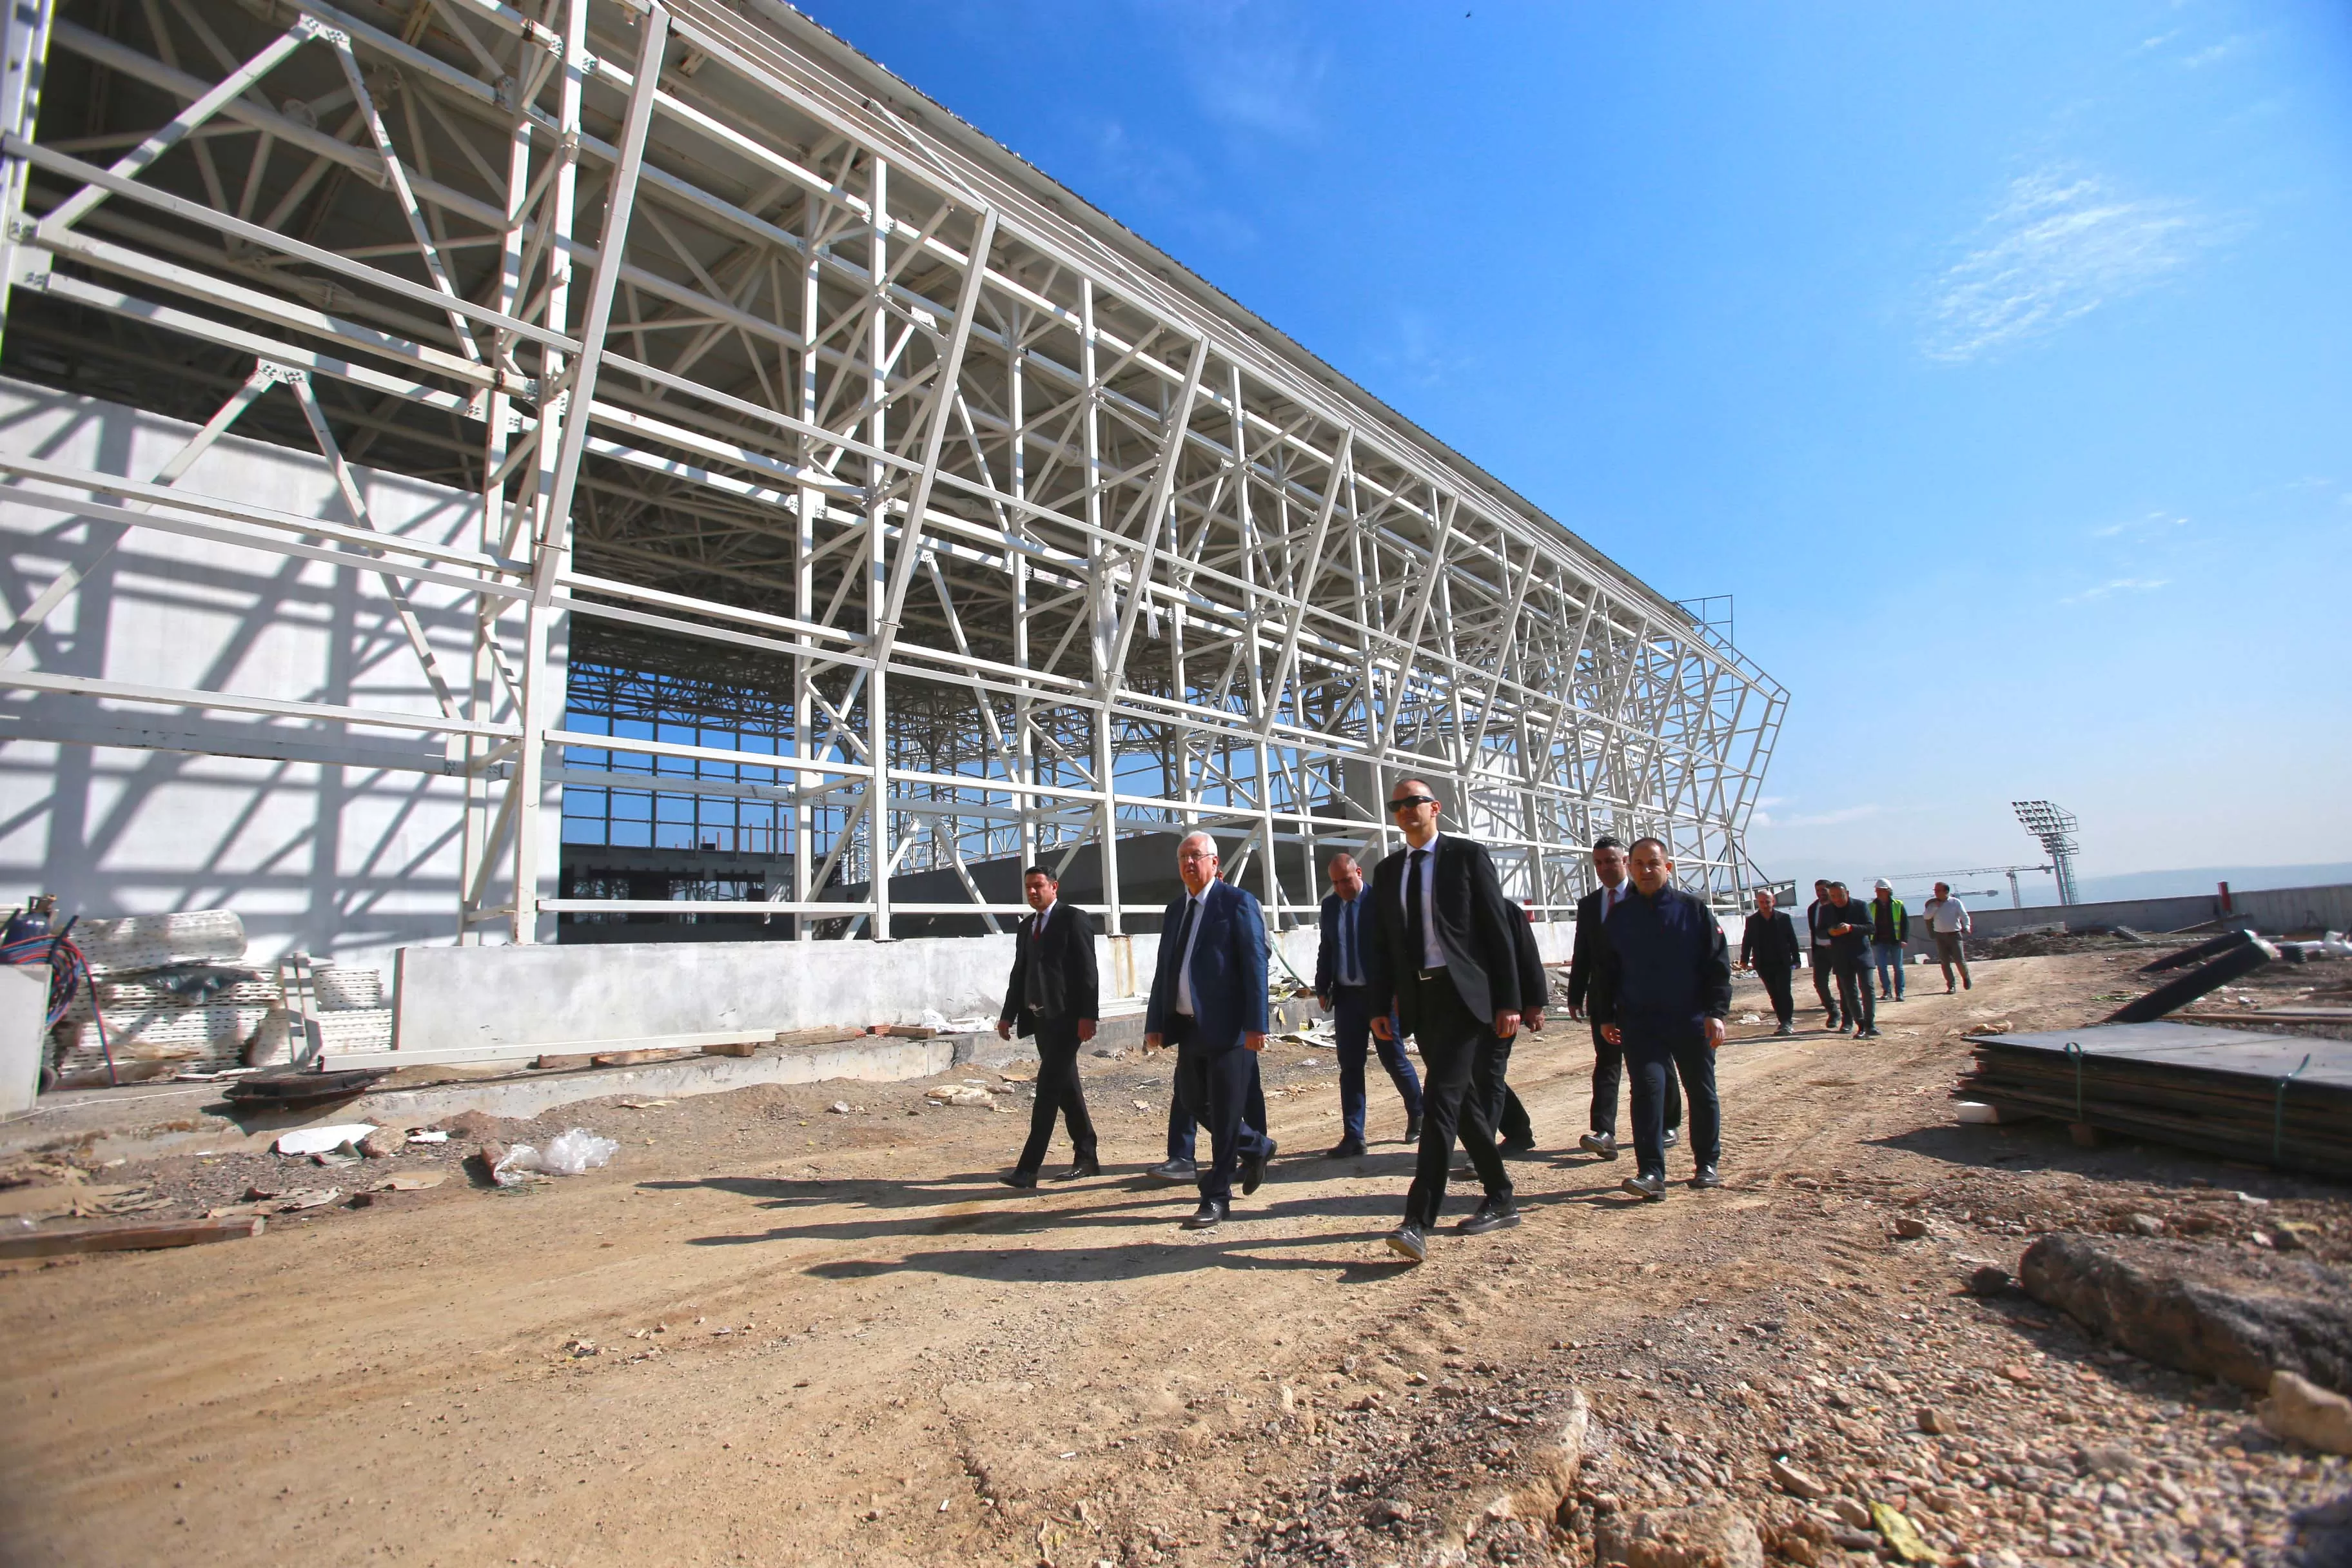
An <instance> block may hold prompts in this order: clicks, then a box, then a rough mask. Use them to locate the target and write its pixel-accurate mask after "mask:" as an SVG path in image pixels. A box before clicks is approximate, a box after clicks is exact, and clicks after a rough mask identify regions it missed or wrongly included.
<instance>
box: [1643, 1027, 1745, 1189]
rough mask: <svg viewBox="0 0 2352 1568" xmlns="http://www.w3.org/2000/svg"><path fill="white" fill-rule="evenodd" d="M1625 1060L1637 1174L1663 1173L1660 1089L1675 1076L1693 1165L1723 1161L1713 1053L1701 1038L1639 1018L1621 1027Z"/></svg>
mask: <svg viewBox="0 0 2352 1568" xmlns="http://www.w3.org/2000/svg"><path fill="white" fill-rule="evenodd" d="M1622 1032H1623V1034H1624V1037H1625V1061H1626V1064H1627V1065H1628V1066H1629V1067H1631V1068H1633V1163H1634V1166H1635V1168H1636V1169H1637V1170H1638V1171H1639V1172H1640V1173H1641V1174H1643V1175H1645V1176H1663V1175H1664V1174H1665V1173H1666V1137H1665V1122H1664V1116H1663V1115H1662V1114H1661V1107H1662V1103H1663V1101H1664V1099H1665V1090H1666V1087H1667V1086H1668V1085H1670V1084H1672V1083H1673V1082H1674V1081H1675V1079H1676V1078H1680V1079H1682V1082H1683V1092H1684V1093H1685V1095H1687V1096H1688V1097H1689V1100H1690V1152H1691V1160H1692V1161H1693V1163H1696V1164H1700V1165H1715V1164H1720V1163H1722V1161H1723V1103H1722V1101H1721V1100H1718V1099H1717V1097H1716V1092H1715V1053H1714V1052H1713V1051H1711V1050H1708V1049H1707V1048H1706V1036H1705V1035H1702V1034H1700V1033H1699V1032H1698V1031H1697V1030H1696V1028H1694V1027H1692V1026H1690V1025H1689V1024H1687V1023H1682V1024H1670V1025H1664V1026H1661V1025H1657V1024H1645V1023H1643V1022H1641V1021H1639V1020H1635V1021H1630V1022H1627V1023H1625V1024H1624V1025H1622Z"/></svg>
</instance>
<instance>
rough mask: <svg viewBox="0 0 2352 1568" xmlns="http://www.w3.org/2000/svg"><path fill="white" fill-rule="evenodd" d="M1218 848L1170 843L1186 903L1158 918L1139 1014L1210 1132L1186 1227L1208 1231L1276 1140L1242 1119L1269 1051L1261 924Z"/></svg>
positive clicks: (1259, 1174)
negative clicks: (1237, 1183)
mask: <svg viewBox="0 0 2352 1568" xmlns="http://www.w3.org/2000/svg"><path fill="white" fill-rule="evenodd" d="M1217 864H1218V854H1217V841H1216V840H1215V839H1213V838H1212V837H1209V836H1208V835H1207V834H1205V833H1188V834H1186V835H1185V836H1184V838H1183V841H1182V842H1181V843H1180V844H1178V845H1177V846H1176V874H1177V876H1179V877H1180V878H1181V879H1183V882H1184V893H1183V896H1182V897H1181V898H1179V899H1177V900H1174V901H1173V902H1171V904H1170V905H1169V906H1168V908H1167V910H1166V911H1165V912H1164V913H1163V914H1162V916H1161V918H1160V931H1161V932H1162V933H1163V934H1162V935H1161V936H1160V962H1159V964H1158V967H1157V968H1156V970H1155V971H1154V973H1153V975H1152V979H1151V999H1150V1002H1149V1003H1148V1004H1147V1005H1146V1006H1145V1008H1144V1013H1143V1045H1144V1048H1145V1049H1146V1050H1155V1051H1156V1050H1158V1049H1159V1048H1160V1046H1161V1045H1162V1044H1163V1043H1166V1044H1172V1045H1173V1046H1175V1047H1176V1091H1177V1094H1178V1095H1179V1097H1180V1098H1181V1100H1183V1102H1184V1105H1185V1108H1186V1110H1188V1111H1190V1112H1191V1113H1192V1115H1193V1116H1195V1117H1197V1118H1198V1119H1199V1121H1201V1123H1202V1125H1203V1126H1205V1127H1207V1128H1208V1130H1209V1163H1208V1164H1206V1165H1205V1166H1203V1167H1202V1168H1201V1172H1200V1184H1201V1206H1200V1207H1199V1208H1198V1209H1197V1210H1195V1211H1194V1212H1193V1214H1192V1217H1191V1218H1189V1219H1187V1220H1186V1221H1185V1222H1184V1228H1185V1229H1187V1230H1208V1229H1211V1228H1213V1227H1214V1226H1217V1225H1219V1224H1222V1223H1223V1221H1224V1219H1225V1218H1226V1216H1227V1215H1228V1214H1229V1213H1230V1212H1231V1210H1232V1207H1233V1197H1234V1189H1233V1183H1234V1172H1235V1171H1236V1169H1238V1170H1239V1171H1240V1173H1241V1177H1242V1192H1243V1193H1244V1194H1250V1193H1254V1192H1255V1191H1257V1188H1258V1184H1259V1183H1260V1182H1262V1181H1264V1180H1265V1163H1266V1162H1267V1161H1268V1160H1270V1159H1272V1158H1273V1157H1274V1153H1275V1146H1274V1140H1273V1139H1271V1138H1269V1137H1267V1136H1266V1135H1265V1132H1264V1131H1263V1130H1262V1129H1260V1128H1255V1127H1252V1126H1250V1125H1249V1124H1248V1122H1247V1121H1245V1120H1244V1116H1245V1111H1246V1110H1247V1107H1248V1105H1249V1102H1250V1089H1251V1086H1252V1085H1253V1083H1255V1081H1256V1077H1257V1054H1258V1053H1259V1052H1260V1051H1262V1050H1264V1049H1265V1024H1266V995H1265V916H1264V915H1263V914H1262V913H1260V911H1259V910H1258V902H1257V900H1255V899H1254V898H1252V897H1250V896H1249V894H1247V893H1245V892H1244V891H1242V890H1241V889H1239V888H1236V887H1234V885H1233V884H1231V883H1230V882H1224V881H1220V880H1219V879H1218V877H1217Z"/></svg>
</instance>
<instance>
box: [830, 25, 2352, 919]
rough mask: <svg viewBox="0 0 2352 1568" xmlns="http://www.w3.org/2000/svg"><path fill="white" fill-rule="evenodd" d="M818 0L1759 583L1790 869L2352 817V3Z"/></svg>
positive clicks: (1628, 513)
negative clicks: (2051, 806) (2031, 818)
mask: <svg viewBox="0 0 2352 1568" xmlns="http://www.w3.org/2000/svg"><path fill="white" fill-rule="evenodd" d="M808 9H809V10H810V11H811V13H812V14H813V15H814V16H816V18H817V19H818V20H819V21H821V22H823V23H824V25H825V26H829V27H831V28H833V29H834V30H835V32H837V33H839V34H841V35H842V36H843V37H845V38H847V39H848V40H849V41H850V42H851V43H853V44H855V45H856V46H857V47H860V48H862V49H864V50H865V51H866V53H868V54H870V55H872V56H873V57H874V58H877V59H878V60H880V61H881V63H882V64H884V65H885V66H887V67H888V68H890V69H892V70H894V71H896V72H897V73H898V75H900V76H902V77H904V78H906V79H908V81H910V82H911V83H913V84H914V85H915V86H916V87H918V88H919V89H922V90H923V91H925V92H927V93H929V95H930V96H932V97H933V98H935V99H937V100H940V101H941V102H942V103H944V104H945V105H947V106H948V107H949V108H950V109H951V110H955V111H956V112H958V113H960V114H961V115H962V116H963V117H964V118H965V119H967V120H969V121H971V122H972V123H974V124H975V125H977V126H979V127H980V128H981V129H982V130H983V131H985V132H988V133H990V134H991V135H992V136H994V137H996V138H997V139H998V140H1000V141H1002V142H1005V143H1006V144H1007V145H1009V146H1010V147H1012V148H1013V150H1014V151H1016V152H1018V153H1022V154H1023V155H1024V157H1026V158H1028V159H1029V160H1031V161H1032V162H1033V163H1036V164H1037V165H1038V166H1039V167H1040V168H1042V169H1044V170H1045V172H1046V173H1047V174H1051V175H1053V176H1055V178H1057V179H1059V180H1060V181H1062V182H1063V183H1064V184H1067V185H1069V186H1070V187H1071V188H1072V189H1074V190H1076V192H1077V193H1078V194H1080V195H1083V196H1085V197H1087V199H1088V200H1090V201H1092V202H1094V203H1096V204H1097V205H1099V206H1101V207H1102V208H1103V209H1104V210H1106V211H1108V212H1109V213H1110V214H1111V215H1112V216H1116V217H1118V219H1120V220H1121V221H1122V222H1124V223H1126V224H1127V225H1129V226H1130V227H1132V228H1134V229H1135V230H1136V231H1137V232H1139V234H1141V235H1143V236H1144V237H1146V238H1148V239H1150V240H1151V241H1153V242H1154V243H1156V244H1158V245H1160V247H1163V248H1165V249H1166V250H1168V251H1169V252H1170V253H1171V254H1172V255H1174V256H1175V257H1176V258H1178V259H1179V260H1181V261H1182V262H1184V263H1185V264H1186V265H1188V266H1190V267H1192V268H1193V269H1194V270H1196V271H1197V272H1199V273H1201V274H1202V276H1204V277H1206V278H1207V279H1210V280H1211V281H1212V282H1213V283H1215V284H1216V285H1217V286H1218V287H1220V288H1221V289H1224V290H1225V291H1226V292H1227V293H1229V294H1231V295H1232V296H1234V298H1235V299H1237V300H1241V301H1243V302H1244V304H1246V305H1248V306H1249V307H1250V308H1251V309H1253V310H1256V311H1258V312H1259V313H1260V314H1262V315H1263V316H1265V318H1266V319H1267V320H1269V321H1272V322H1274V323H1275V324H1276V326H1278V327H1280V328H1282V329H1283V330H1285V331H1287V332H1289V333H1290V334H1291V335H1292V336H1294V337H1295V338H1297V340H1298V341H1299V342H1302V343H1303V344H1305V345H1306V346H1307V348H1309V349H1311V350H1312V351H1314V352H1315V353H1318V354H1320V355H1322V356H1323V357H1324V358H1326V359H1327V360H1328V361H1330V362H1331V363H1333V364H1335V365H1337V366H1338V367H1339V369H1340V370H1341V371H1343V372H1345V373H1346V374H1349V375H1351V376H1353V377H1355V378H1356V379H1357V380H1358V381H1359V382H1360V383H1361V384H1363V385H1364V386H1365V387H1367V388H1368V389H1370V391H1371V392H1372V393H1373V394H1374V395H1377V396H1379V397H1381V399H1383V400H1384V401H1386V402H1387V403H1389V404H1390V405H1392V406H1394V407H1395V408H1397V409H1399V410H1400V411H1401V412H1402V413H1404V414H1405V415H1407V416H1410V417H1412V419H1414V420H1417V421H1418V422H1420V423H1421V424H1422V425H1423V426H1425V427H1427V428H1428V429H1429V430H1431V431H1432V432H1433V433H1434V434H1435V435H1437V436H1438V437H1441V438H1442V439H1444V440H1445V441H1447V442H1449V443H1451V444H1452V445H1454V447H1457V448H1458V449H1459V450H1461V451H1462V452H1463V453H1465V455H1466V456H1468V457H1470V458H1472V459H1474V460H1475V461H1476V462H1478V463H1480V464H1481V465H1483V466H1484V467H1486V468H1487V469H1489V470H1490V471H1492V472H1493V473H1495V474H1496V476H1498V477H1499V478H1501V479H1503V480H1505V481H1506V482H1507V483H1508V484H1510V485H1512V486H1514V487H1515V488H1516V489H1518V490H1519V491H1520V492H1521V493H1523V494H1525V495H1526V496H1528V498H1529V499H1530V500H1534V501H1535V502H1536V503H1537V504H1538V505H1539V506H1542V507H1543V508H1545V509H1546V510H1549V512H1550V513H1551V514H1552V515H1553V516H1554V517H1556V518H1558V519H1559V521H1561V522H1563V523H1565V524H1566V525H1568V526H1569V527H1570V528H1572V529H1574V530H1576V531H1579V532H1580V533H1581V534H1583V535H1584V536H1585V537H1587V538H1588V539H1590V540H1591V542H1593V543H1594V544H1596V545H1597V546H1599V547H1600V548H1601V549H1602V550H1604V551H1606V552H1609V553H1610V554H1611V555H1612V556H1614V557H1615V558H1616V559H1618V560H1619V561H1621V562H1622V563H1624V564H1625V565H1627V566H1628V567H1630V568H1631V569H1633V571H1635V572H1636V573H1638V574H1641V575H1642V576H1643V577H1644V578H1645V579H1646V580H1647V581H1649V582H1650V583H1651V584H1654V586H1656V587H1657V588H1659V589H1660V590H1662V591H1664V592H1665V593H1666V594H1668V595H1673V596H1675V597H1686V596H1694V595H1701V594H1716V593H1726V592H1729V593H1733V594H1736V595H1738V640H1739V642H1740V645H1741V646H1742V647H1743V648H1745V649H1746V650H1747V651H1748V653H1749V654H1751V655H1752V656H1753V657H1754V658H1756V659H1757V660H1758V661H1759V663H1760V664H1762V665H1763V666H1764V668H1766V669H1768V670H1769V671H1770V672H1771V673H1772V674H1773V675H1774V676H1776V677H1777V678H1779V679H1780V680H1781V681H1783V682H1784V683H1785V684H1786V685H1787V686H1788V687H1789V688H1790V692H1791V695H1792V701H1791V706H1790V715H1789V721H1788V725H1787V728H1786V729H1785V731H1784V732H1783V735H1782V738H1781V742H1780V750H1779V752H1778V754H1777V756H1776V758H1775V760H1774V763H1773V766H1772V771H1771V774H1770V777H1769V781H1768V784H1767V787H1766V791H1765V794H1766V797H1767V801H1768V804H1767V805H1765V806H1764V808H1763V809H1762V810H1761V811H1760V812H1759V816H1758V818H1757V827H1756V831H1755V834H1754V838H1753V848H1754V852H1755V854H1756V856H1757V858H1758V859H1759V862H1760V863H1761V864H1762V865H1763V866H1764V868H1766V869H1767V870H1768V871H1769V872H1771V873H1772V874H1774V875H1783V876H1797V877H1801V878H1802V879H1806V880H1810V879H1811V878H1813V877H1815V876H1822V875H1831V876H1843V877H1846V878H1847V879H1854V878H1857V877H1868V876H1872V875H1875V874H1877V873H1880V872H1885V871H1901V870H1913V869H1923V870H1924V869H1929V868H1945V867H1961V866H1989V865H1999V864H2007V863H2012V862H2017V861H2022V860H2026V859H2028V858H2030V857H2031V854H2032V849H2033V846H2032V843H2031V841H2030V840H2028V839H2026V838H2025V837H2024V836H2023V835H2022V833H2021V831H2020V830H2019V829H2018V828H2017V826H2015V824H2014V821H2013V819H2012V818H2011V813H2010V809H2009V802H2010V801H2011V800H2012V799H2016V798H2021V797H2047V798H2050V799H2053V800H2056V801H2058V802H2059V803H2060V804H2062V805H2066V806H2068V807H2070V808H2071V809H2073V810H2074V812H2075V813H2076V814H2077V815H2078V816H2080V817H2081V818H2082V821H2083V830H2082V834H2083V841H2084V854H2083V861H2082V864H2083V868H2084V870H2085V871H2086V872H2088V873H2091V874H2102V873H2107V874H2112V873H2120V872H2130V871H2139V870H2147V869H2154V868H2165V867H2175V866H2210V865H2215V864H2220V863H2224V862H2226V863H2231V864H2238V865H2262V864H2272V863H2284V862H2304V861H2323V860H2334V861H2340V860H2345V859H2347V858H2352V783H2347V773H2352V767H2348V766H2347V764H2352V657H2347V656H2352V632H2347V615H2348V614H2352V289H2347V286H2346V285H2347V280H2352V8H2347V7H2345V6H2342V5H2318V4H2305V5H2296V4H2270V5H2243V4H2231V3H2227V0H2191V3H2187V4H2179V5H2175V4H2112V5H2097V4H2083V5H2048V4H2046V3H2037V4H2011V5H2001V4H1969V5H1957V4H1954V5H1932V4H1917V5H1899V6H1888V5H1859V4H1857V5H1836V6H1832V5H1779V6H1759V5H1744V4H1743V5H1707V4H1698V3H1686V4H1677V5H1666V6H1659V5H1496V4H1493V3H1491V0H1457V3H1456V4H1455V5H1451V6H1448V5H1400V4H1362V5H1346V6H1341V5H1291V4H1276V3H1268V4H1221V3H1218V0H1183V3H1181V4H1180V3H1167V4H1156V3H1140V0H1087V3H1084V4H1079V3H1075V0H1073V3H1066V4H1059V3H1057V4H1044V3H1036V0H1033V3H1026V4H1024V3H1021V0H1003V3H998V4H981V3H972V4H964V5H956V4H949V3H944V0H922V3H919V4H904V3H899V0H856V4H845V3H841V4H836V3H831V0H825V3H812V4H811V5H809V6H808ZM1465 12H1466V13H1468V14H1467V15H1465Z"/></svg>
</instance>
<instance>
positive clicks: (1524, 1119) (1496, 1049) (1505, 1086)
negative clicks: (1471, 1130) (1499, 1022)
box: [1479, 1024, 1536, 1144]
mask: <svg viewBox="0 0 2352 1568" xmlns="http://www.w3.org/2000/svg"><path fill="white" fill-rule="evenodd" d="M1515 1043H1517V1037H1516V1036H1514V1037H1512V1038H1511V1039H1508V1040H1507V1039H1505V1038H1503V1037H1501V1036H1500V1035H1497V1034H1496V1033H1495V1030H1494V1026H1492V1025H1491V1024H1490V1025H1489V1026H1487V1029H1486V1039H1485V1040H1484V1041H1483V1042H1481V1044H1480V1047H1479V1048H1480V1049H1482V1050H1484V1051H1486V1054H1487V1055H1488V1056H1490V1057H1492V1058H1494V1059H1493V1061H1492V1062H1490V1063H1489V1064H1488V1066H1487V1071H1488V1072H1489V1073H1490V1074H1491V1075H1492V1077H1493V1079H1494V1082H1495V1089H1494V1095H1493V1098H1491V1099H1489V1100H1487V1101H1486V1125H1487V1126H1489V1127H1491V1128H1493V1129H1494V1130H1495V1136H1496V1139H1498V1140H1499V1141H1501V1142H1505V1143H1520V1144H1532V1143H1533V1142H1535V1141H1536V1124H1535V1123H1534V1122H1533V1121H1530V1120H1528V1108H1527V1107H1526V1106H1524V1105H1522V1104H1520V1103H1519V1091H1518V1090H1517V1089H1513V1088H1512V1087H1511V1086H1510V1084H1509V1083H1508V1082H1507V1080H1506V1079H1505V1077H1504V1075H1505V1074H1507V1073H1508V1072H1509V1071H1510V1070H1511V1047H1512V1046H1513V1045H1514V1044H1515Z"/></svg>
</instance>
